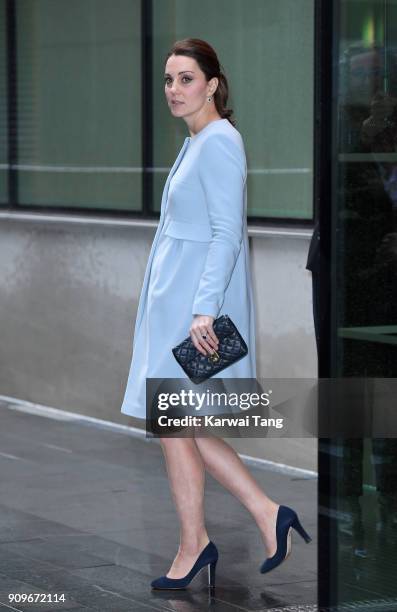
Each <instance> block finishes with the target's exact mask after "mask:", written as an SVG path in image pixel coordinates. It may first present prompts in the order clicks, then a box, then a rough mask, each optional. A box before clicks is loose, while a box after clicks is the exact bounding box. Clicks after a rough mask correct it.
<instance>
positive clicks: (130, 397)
mask: <svg viewBox="0 0 397 612" xmlns="http://www.w3.org/2000/svg"><path fill="white" fill-rule="evenodd" d="M246 179H247V164H246V158H245V151H244V144H243V140H242V137H241V134H240V133H239V132H238V130H237V129H236V128H235V127H233V126H232V124H231V123H230V122H229V121H228V120H227V119H218V120H216V121H212V122H211V123H208V124H207V125H206V126H205V127H204V128H203V129H202V130H200V131H199V132H198V133H197V134H196V135H195V136H194V137H187V138H185V142H184V144H183V146H182V148H181V150H180V152H179V154H178V156H177V158H176V160H175V163H174V165H173V166H172V168H171V171H170V173H169V175H168V178H167V180H166V183H165V186H164V191H163V196H162V201H161V212H160V221H159V225H158V227H157V231H156V234H155V236H154V240H153V244H152V248H151V251H150V254H149V259H148V262H147V267H146V271H145V276H144V279H143V285H142V290H141V295H140V300H139V305H138V311H137V315H136V321H135V331H134V339H133V354H132V361H131V366H130V372H129V376H128V381H127V385H126V389H125V395H124V400H123V403H122V406H121V412H122V413H124V414H128V415H131V416H135V417H139V418H145V417H146V378H186V374H185V372H184V371H183V370H182V368H181V367H180V365H179V364H178V363H177V361H176V360H175V357H174V356H173V354H172V352H171V349H172V347H174V346H175V345H176V344H178V343H179V342H181V341H182V340H183V339H184V338H186V337H187V336H188V335H189V328H190V326H191V323H192V320H193V315H195V314H202V315H211V316H213V317H215V318H217V317H219V316H220V315H221V314H228V315H229V316H230V317H231V319H232V321H233V322H234V323H235V324H236V326H237V328H238V329H239V331H240V333H241V335H242V336H243V338H244V339H245V341H246V343H247V346H248V355H246V356H245V357H243V358H242V359H240V360H239V361H237V362H236V363H235V364H233V365H231V366H229V367H228V368H226V369H225V370H223V371H222V372H219V374H218V375H216V376H217V377H220V378H255V377H256V355H255V311H254V301H253V292H252V284H251V271H250V260H249V250H248V235H247V188H246ZM189 384H191V385H192V388H194V384H193V383H190V381H189Z"/></svg>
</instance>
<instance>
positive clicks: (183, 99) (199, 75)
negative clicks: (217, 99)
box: [164, 55, 218, 117]
mask: <svg viewBox="0 0 397 612" xmlns="http://www.w3.org/2000/svg"><path fill="white" fill-rule="evenodd" d="M217 81H218V79H216V77H214V78H213V79H210V81H207V80H206V78H205V74H204V72H203V71H202V70H201V68H200V66H199V65H198V63H197V62H196V60H195V59H193V58H192V57H186V56H185V55H171V56H170V57H169V58H168V60H167V63H166V65H165V75H164V89H165V96H166V98H167V103H168V106H169V108H170V109H171V113H172V114H173V115H174V116H175V117H186V116H188V115H195V114H199V113H200V111H201V110H202V109H203V108H205V104H206V103H207V105H208V102H207V97H208V96H210V95H211V94H212V93H214V91H215V89H216V85H217Z"/></svg>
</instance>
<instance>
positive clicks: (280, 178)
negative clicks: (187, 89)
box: [153, 0, 314, 219]
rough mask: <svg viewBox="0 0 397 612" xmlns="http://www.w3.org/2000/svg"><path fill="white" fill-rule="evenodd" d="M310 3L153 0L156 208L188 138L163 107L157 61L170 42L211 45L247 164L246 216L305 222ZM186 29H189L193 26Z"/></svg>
mask: <svg viewBox="0 0 397 612" xmlns="http://www.w3.org/2000/svg"><path fill="white" fill-rule="evenodd" d="M313 7H314V2H313V0H282V2H280V0H266V1H265V2H264V1H263V0H250V2H249V3H247V2H246V0H217V2H213V1H212V0H201V1H200V2H189V1H186V0H173V1H169V2H164V1H163V0H153V30H154V32H153V41H154V53H153V60H154V71H153V92H154V118H155V126H154V128H155V131H154V147H153V149H154V165H155V166H156V167H157V168H159V171H158V172H155V175H154V176H155V188H154V194H155V203H154V206H155V209H156V210H159V208H160V199H161V191H162V186H163V184H164V180H165V176H166V174H167V173H168V168H169V167H170V165H171V163H172V162H173V160H174V158H175V154H176V152H177V150H179V148H180V147H181V145H182V142H183V139H184V137H185V136H188V135H189V132H188V129H187V126H186V124H185V122H184V121H183V120H179V121H177V120H174V118H173V117H172V116H171V115H170V112H169V110H168V107H167V105H166V102H165V94H164V86H163V75H164V58H165V55H166V53H167V52H168V49H169V47H170V46H171V45H172V43H173V42H174V41H175V40H180V39H182V38H187V37H190V36H195V37H197V38H203V39H204V40H207V41H208V42H210V44H212V45H213V46H214V47H215V50H216V52H217V53H218V56H219V59H220V62H221V64H222V66H223V68H224V70H225V73H226V76H227V78H228V81H229V90H230V97H229V103H228V106H229V107H231V108H233V110H234V117H235V119H236V121H237V124H236V127H237V129H238V130H239V131H240V132H241V134H242V136H243V138H244V142H245V147H246V153H247V162H248V173H249V174H248V205H249V210H248V214H249V215H251V216H259V217H281V218H283V217H284V218H286V217H291V218H296V219H311V218H312V214H313V213H312V211H313V202H312V164H313V159H312V148H313V144H312V142H313V44H314V42H313V36H314V32H313V30H314V17H313ZM192 24H193V26H194V27H193V29H192Z"/></svg>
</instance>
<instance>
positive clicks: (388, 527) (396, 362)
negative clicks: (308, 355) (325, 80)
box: [332, 0, 397, 610]
mask: <svg viewBox="0 0 397 612" xmlns="http://www.w3.org/2000/svg"><path fill="white" fill-rule="evenodd" d="M335 4H339V7H338V8H339V12H338V14H337V16H336V24H337V29H338V30H339V41H338V42H339V49H338V50H337V51H336V54H335V66H336V70H337V77H338V88H337V95H336V102H337V109H336V111H337V112H336V121H337V126H336V128H337V129H336V131H335V133H336V139H337V142H336V154H337V168H336V185H335V194H334V195H335V200H334V222H333V225H334V232H333V236H335V237H336V243H335V248H334V260H333V263H334V270H335V276H334V279H333V296H334V315H335V320H336V327H337V334H336V337H335V338H334V346H333V370H334V375H335V376H347V377H351V376H353V377H359V376H363V377H367V378H371V377H397V308H396V306H397V303H396V297H397V282H396V281H397V275H396V273H397V227H396V221H397V215H396V213H397V1H396V0H341V1H340V3H335ZM368 401H371V399H370V397H369V396H368V395H367V394H366V393H365V394H364V392H363V395H362V402H363V406H364V403H365V402H368ZM365 405H366V406H368V404H365ZM332 453H333V455H334V458H335V461H334V467H335V473H334V475H335V481H336V499H335V500H334V503H335V504H336V509H337V517H338V529H337V538H338V545H337V549H336V550H337V567H338V572H337V581H338V602H339V603H342V602H352V601H355V602H358V601H364V602H372V604H371V605H372V607H368V609H373V610H378V609H379V610H380V609H382V610H383V609H385V610H389V609H390V610H391V609H395V608H392V607H386V604H387V601H386V599H387V598H390V599H391V600H393V601H394V605H397V599H396V597H397V585H396V580H395V577H396V575H397V560H396V554H395V547H396V544H397V441H396V440H395V439H392V438H390V439H389V438H388V439H384V438H379V439H365V440H362V439H347V440H339V441H335V445H334V448H333V451H332ZM380 601H383V604H382V605H383V606H384V607H382V605H381V604H380V603H379V606H380V607H377V606H378V604H377V603H376V602H380ZM387 605H388V604H387ZM390 605H393V604H390Z"/></svg>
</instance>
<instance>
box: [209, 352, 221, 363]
mask: <svg viewBox="0 0 397 612" xmlns="http://www.w3.org/2000/svg"><path fill="white" fill-rule="evenodd" d="M209 359H211V361H212V362H213V363H216V362H217V361H219V359H220V357H219V354H218V353H217V352H216V351H214V352H213V353H212V355H209Z"/></svg>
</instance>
